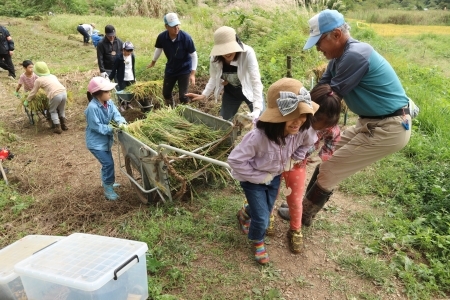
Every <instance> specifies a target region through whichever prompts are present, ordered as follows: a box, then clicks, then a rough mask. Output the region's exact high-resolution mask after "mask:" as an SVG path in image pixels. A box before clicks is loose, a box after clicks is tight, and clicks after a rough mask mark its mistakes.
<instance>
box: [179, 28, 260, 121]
mask: <svg viewBox="0 0 450 300" xmlns="http://www.w3.org/2000/svg"><path fill="white" fill-rule="evenodd" d="M209 73H210V74H209V76H210V78H209V81H208V83H207V84H206V87H205V90H204V91H203V92H202V94H201V95H198V94H193V93H187V94H186V96H187V97H189V98H191V99H192V101H196V100H204V99H206V98H207V97H208V96H209V95H211V93H212V92H213V91H214V97H215V99H216V101H217V99H218V98H219V95H220V93H221V92H222V90H223V95H222V106H221V108H220V116H222V118H224V119H225V120H231V119H232V118H233V117H234V115H235V114H236V113H237V111H238V110H239V107H240V106H241V104H242V102H245V103H246V104H247V106H248V108H249V109H250V111H251V114H250V115H251V117H252V118H253V119H256V118H258V117H259V115H260V114H261V111H262V110H263V108H264V104H263V103H264V98H263V85H262V82H261V76H260V74H259V66H258V61H257V60H256V54H255V51H254V50H253V48H252V47H250V46H248V45H245V44H244V43H242V42H241V41H240V40H239V38H238V36H237V35H236V31H235V30H234V29H233V28H231V27H227V26H222V27H220V28H219V29H217V30H216V31H215V32H214V47H213V49H212V50H211V59H210V67H209Z"/></svg>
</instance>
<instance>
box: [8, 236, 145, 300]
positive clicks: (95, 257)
mask: <svg viewBox="0 0 450 300" xmlns="http://www.w3.org/2000/svg"><path fill="white" fill-rule="evenodd" d="M147 250H148V247H147V244H146V243H143V242H138V241H131V240H125V239H118V238H112V237H105V236H98V235H92V234H82V233H74V234H72V235H70V236H68V237H67V238H65V239H64V240H62V241H61V242H59V243H58V244H56V245H54V246H53V247H51V248H49V249H44V250H43V251H41V252H39V253H37V254H36V255H34V256H33V257H30V258H28V259H26V260H24V261H22V262H20V263H19V264H17V265H16V266H15V268H14V270H15V271H16V272H17V273H18V274H19V275H20V277H21V279H22V282H23V285H24V287H25V291H26V293H27V295H28V298H29V299H47V298H48V299H52V300H53V299H55V300H56V298H55V296H54V295H55V294H58V295H63V296H62V298H61V299H67V298H68V299H98V300H115V299H117V300H122V299H123V300H126V299H127V298H129V297H133V298H136V299H142V300H144V299H147V297H148V287H147V269H146V259H145V252H146V251H147Z"/></svg>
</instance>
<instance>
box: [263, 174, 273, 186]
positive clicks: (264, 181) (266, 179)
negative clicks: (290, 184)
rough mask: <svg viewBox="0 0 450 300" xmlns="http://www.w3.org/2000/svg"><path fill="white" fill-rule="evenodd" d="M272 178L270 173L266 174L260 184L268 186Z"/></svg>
mask: <svg viewBox="0 0 450 300" xmlns="http://www.w3.org/2000/svg"><path fill="white" fill-rule="evenodd" d="M272 179H273V176H272V174H270V173H267V175H266V177H264V179H263V182H261V183H262V184H266V185H269V184H270V182H272Z"/></svg>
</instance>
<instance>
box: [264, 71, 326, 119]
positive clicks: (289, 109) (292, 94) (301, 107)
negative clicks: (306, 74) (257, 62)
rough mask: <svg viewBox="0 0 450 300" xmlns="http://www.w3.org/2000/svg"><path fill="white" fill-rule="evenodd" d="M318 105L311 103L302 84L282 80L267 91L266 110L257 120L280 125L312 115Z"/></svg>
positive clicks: (292, 80)
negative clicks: (301, 116) (303, 115)
mask: <svg viewBox="0 0 450 300" xmlns="http://www.w3.org/2000/svg"><path fill="white" fill-rule="evenodd" d="M318 109H319V105H318V104H317V103H315V102H313V101H311V96H310V95H309V92H308V91H307V90H306V89H305V88H304V87H303V84H302V83H301V82H300V81H298V80H296V79H293V78H282V79H280V80H278V81H276V82H274V83H273V84H272V85H271V86H270V87H269V89H268V91H267V108H266V110H265V111H264V112H263V113H262V115H261V116H260V117H259V120H261V121H263V122H269V123H282V122H287V121H291V120H294V119H296V118H298V117H300V115H302V114H314V113H315V112H316V111H317V110H318Z"/></svg>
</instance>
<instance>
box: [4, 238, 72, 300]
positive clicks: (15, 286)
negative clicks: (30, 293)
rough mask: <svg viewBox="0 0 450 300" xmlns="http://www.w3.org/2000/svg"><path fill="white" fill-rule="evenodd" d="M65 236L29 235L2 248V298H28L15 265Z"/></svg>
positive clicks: (10, 299)
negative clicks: (15, 270)
mask: <svg viewBox="0 0 450 300" xmlns="http://www.w3.org/2000/svg"><path fill="white" fill-rule="evenodd" d="M63 238H64V237H63V236H52V235H27V236H25V237H23V238H21V239H20V240H18V241H16V242H14V243H13V244H11V245H9V246H6V247H5V248H3V249H1V250H0V299H1V300H26V299H27V297H26V295H25V290H24V287H23V285H22V281H21V280H20V277H19V274H17V273H16V272H14V265H15V264H16V263H18V262H20V261H22V260H24V259H26V258H28V257H30V256H31V255H33V253H35V252H37V251H39V250H41V249H43V248H45V247H48V246H49V245H52V244H53V243H55V242H57V241H60V240H62V239H63Z"/></svg>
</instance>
